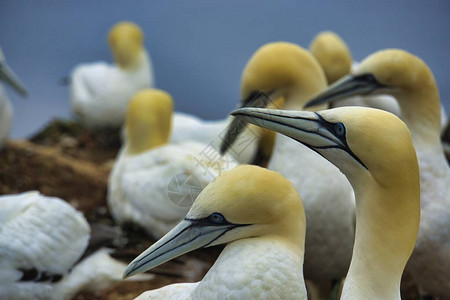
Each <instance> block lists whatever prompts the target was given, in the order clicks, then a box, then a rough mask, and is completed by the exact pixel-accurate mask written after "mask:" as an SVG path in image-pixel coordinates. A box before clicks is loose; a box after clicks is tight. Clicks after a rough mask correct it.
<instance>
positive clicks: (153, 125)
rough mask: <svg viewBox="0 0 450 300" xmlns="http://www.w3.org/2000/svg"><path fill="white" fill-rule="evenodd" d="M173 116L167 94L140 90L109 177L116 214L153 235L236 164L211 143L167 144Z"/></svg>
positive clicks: (177, 218)
mask: <svg viewBox="0 0 450 300" xmlns="http://www.w3.org/2000/svg"><path fill="white" fill-rule="evenodd" d="M172 115H173V100H172V97H171V96H170V95H169V94H168V93H166V92H164V91H162V90H157V89H147V90H142V91H140V92H138V93H136V95H134V96H133V97H132V99H131V100H130V103H129V106H128V110H127V113H126V122H125V137H126V138H125V144H124V146H123V147H122V149H121V151H120V153H119V156H118V157H117V159H116V162H115V165H114V168H113V170H112V172H111V175H110V178H109V187H108V205H109V208H110V211H111V213H112V216H113V217H114V219H115V220H116V221H117V222H118V223H119V224H123V223H126V222H134V223H137V224H139V225H140V226H141V227H142V228H144V229H145V230H146V231H147V232H148V233H149V234H150V235H151V236H153V237H155V238H160V237H162V236H163V235H164V234H166V233H167V232H168V231H169V230H170V229H172V227H174V226H175V225H176V224H177V223H178V222H179V221H180V220H181V219H182V218H183V217H184V215H185V214H186V212H187V211H188V210H189V208H190V206H191V205H192V203H193V202H194V200H195V198H196V197H197V195H198V194H199V193H200V191H201V190H202V189H203V188H204V187H205V186H206V185H207V184H208V183H209V182H210V181H212V180H213V179H214V178H215V177H217V176H218V175H219V174H221V172H223V171H225V170H227V169H232V168H234V167H235V166H236V165H237V163H236V162H235V161H234V159H233V158H231V157H230V156H225V157H221V156H220V154H219V153H218V152H217V150H215V149H214V147H212V146H211V145H208V144H202V143H199V142H196V141H184V142H180V143H173V144H169V141H170V135H171V129H172ZM171 181H174V182H173V185H170V184H171Z"/></svg>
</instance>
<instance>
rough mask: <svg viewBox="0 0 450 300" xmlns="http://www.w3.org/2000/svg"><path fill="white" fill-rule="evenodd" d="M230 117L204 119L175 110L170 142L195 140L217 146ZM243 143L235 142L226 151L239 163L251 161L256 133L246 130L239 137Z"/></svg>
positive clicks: (255, 146) (255, 148)
mask: <svg viewBox="0 0 450 300" xmlns="http://www.w3.org/2000/svg"><path fill="white" fill-rule="evenodd" d="M232 119H233V118H232V117H228V118H226V119H224V120H215V121H204V120H202V119H200V118H198V117H196V116H192V115H189V114H185V113H180V112H176V113H175V114H174V115H173V124H172V126H173V130H172V135H171V138H170V141H171V142H172V143H179V142H186V141H195V142H199V143H202V144H213V145H216V146H219V145H220V144H221V143H222V141H223V139H224V136H225V133H226V131H227V127H228V125H229V124H230V122H231V120H232ZM239 139H241V140H242V141H244V142H243V143H235V144H233V145H232V146H231V150H230V151H229V152H228V153H229V154H230V155H232V156H233V158H234V159H236V161H238V162H239V163H242V164H245V163H249V162H250V161H252V159H253V158H254V155H255V153H256V150H257V144H256V141H257V135H256V134H255V133H253V132H252V131H251V130H247V131H245V132H244V133H242V135H241V136H240V137H239Z"/></svg>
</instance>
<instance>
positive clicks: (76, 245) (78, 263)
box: [0, 191, 152, 299]
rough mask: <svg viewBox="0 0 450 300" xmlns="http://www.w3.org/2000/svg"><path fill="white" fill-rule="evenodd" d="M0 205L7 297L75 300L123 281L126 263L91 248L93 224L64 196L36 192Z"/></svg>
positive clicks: (0, 276) (0, 270)
mask: <svg viewBox="0 0 450 300" xmlns="http://www.w3.org/2000/svg"><path fill="white" fill-rule="evenodd" d="M0 203H1V205H0V228H1V230H0V298H1V299H70V298H72V297H73V296H74V295H75V294H76V293H77V292H78V291H80V290H98V289H102V288H106V287H108V286H110V285H112V284H113V283H114V282H117V281H118V280H120V279H121V277H122V273H123V272H124V271H125V267H126V265H125V264H124V263H121V262H118V261H116V260H114V259H112V258H111V257H110V256H109V250H108V249H106V248H100V249H97V250H96V251H93V252H91V251H92V250H93V249H90V248H89V247H88V245H89V240H90V238H91V229H90V227H89V224H88V223H87V221H86V219H85V218H84V216H83V215H82V213H81V212H78V211H76V210H75V209H74V208H73V207H72V206H70V205H69V204H68V203H66V202H65V201H64V200H61V199H59V198H55V197H46V196H44V195H42V194H40V193H39V192H36V191H33V192H27V193H22V194H16V195H6V196H0ZM151 278H152V275H144V276H142V277H141V278H140V279H151Z"/></svg>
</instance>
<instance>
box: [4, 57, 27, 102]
mask: <svg viewBox="0 0 450 300" xmlns="http://www.w3.org/2000/svg"><path fill="white" fill-rule="evenodd" d="M0 79H1V80H2V81H4V82H6V83H7V84H9V85H10V86H11V87H12V88H13V89H15V90H16V91H17V92H18V93H19V94H21V95H22V96H24V97H25V96H27V95H28V93H27V90H26V89H25V86H24V85H23V84H22V82H21V81H20V79H19V78H18V77H17V75H16V74H14V72H13V71H12V70H11V69H10V68H9V66H8V65H7V64H6V62H5V61H0Z"/></svg>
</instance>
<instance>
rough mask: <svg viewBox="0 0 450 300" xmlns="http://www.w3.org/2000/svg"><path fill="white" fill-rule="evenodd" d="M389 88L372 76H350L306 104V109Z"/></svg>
mask: <svg viewBox="0 0 450 300" xmlns="http://www.w3.org/2000/svg"><path fill="white" fill-rule="evenodd" d="M387 88H388V87H387V86H385V85H382V84H380V83H378V82H377V81H376V79H375V78H374V77H373V76H372V75H370V74H369V75H368V74H364V75H348V76H345V77H344V78H342V79H341V80H339V81H337V82H336V83H334V84H332V85H330V86H329V87H328V88H327V89H326V90H325V91H323V92H322V93H320V94H318V95H317V96H316V97H314V98H313V99H311V100H310V101H309V102H308V103H306V105H305V108H309V107H313V106H319V105H323V104H327V103H330V102H333V101H337V100H341V99H345V98H348V97H351V96H356V95H361V96H365V95H370V94H373V93H375V92H377V91H379V90H382V89H387Z"/></svg>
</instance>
